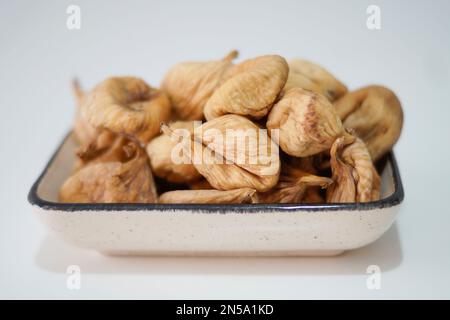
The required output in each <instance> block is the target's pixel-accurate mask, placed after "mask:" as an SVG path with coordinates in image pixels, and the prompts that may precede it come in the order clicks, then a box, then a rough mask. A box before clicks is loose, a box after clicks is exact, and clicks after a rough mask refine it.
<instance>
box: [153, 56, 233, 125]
mask: <svg viewBox="0 0 450 320" xmlns="http://www.w3.org/2000/svg"><path fill="white" fill-rule="evenodd" d="M237 56H238V52H237V51H235V50H234V51H231V52H230V53H229V54H228V55H227V56H226V57H225V58H223V59H222V60H218V61H210V62H183V63H179V64H177V65H175V66H174V67H172V69H170V71H169V72H168V73H167V74H166V76H165V78H164V80H163V82H162V84H161V88H162V89H163V90H164V91H165V92H166V93H167V94H168V96H169V98H170V101H171V102H172V104H173V108H174V111H175V113H176V115H177V116H178V117H179V118H180V119H183V120H202V119H203V108H204V107H205V104H206V102H207V101H208V99H209V98H210V97H211V95H212V94H213V93H214V90H216V89H217V87H218V86H219V85H220V83H221V81H222V80H223V78H224V77H225V75H226V73H227V72H228V71H229V69H230V68H231V67H232V66H233V63H232V60H233V59H235V58H236V57H237Z"/></svg>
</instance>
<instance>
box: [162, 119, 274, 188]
mask: <svg viewBox="0 0 450 320" xmlns="http://www.w3.org/2000/svg"><path fill="white" fill-rule="evenodd" d="M162 130H163V131H164V132H167V133H169V134H171V135H172V136H175V137H177V138H178V139H180V140H179V141H180V142H181V143H182V146H183V148H184V150H186V154H190V157H191V159H192V161H193V163H194V166H195V168H196V169H197V171H198V172H200V174H201V175H202V176H204V177H205V178H206V180H208V182H209V183H210V184H211V186H212V187H214V188H215V189H218V190H233V189H240V188H252V189H256V190H257V191H259V192H264V191H267V190H269V189H271V188H272V187H274V186H275V185H276V183H277V181H278V177H279V173H280V158H279V154H278V148H277V145H276V144H275V143H274V142H273V141H272V139H270V137H269V136H268V134H267V132H266V130H263V129H261V128H259V127H258V126H257V125H256V124H254V123H253V122H252V121H250V120H249V119H247V118H245V117H242V116H238V115H225V116H222V117H219V118H215V119H213V120H211V121H207V122H205V123H204V124H203V125H201V126H200V127H198V128H196V130H195V131H194V134H193V135H192V136H191V137H190V138H187V137H186V136H182V135H177V134H176V133H174V131H172V130H171V129H170V128H169V127H168V126H163V127H162Z"/></svg>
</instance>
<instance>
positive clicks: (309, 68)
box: [284, 59, 348, 101]
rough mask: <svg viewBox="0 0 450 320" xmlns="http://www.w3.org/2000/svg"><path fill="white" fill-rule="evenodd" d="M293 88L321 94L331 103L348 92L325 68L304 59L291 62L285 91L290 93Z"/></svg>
mask: <svg viewBox="0 0 450 320" xmlns="http://www.w3.org/2000/svg"><path fill="white" fill-rule="evenodd" d="M292 88H303V89H307V90H311V91H314V92H317V93H320V94H322V95H324V96H325V97H327V99H328V100H330V101H334V100H336V99H338V98H339V97H342V96H343V95H344V94H346V93H347V91H348V90H347V87H346V86H345V85H344V84H343V83H342V82H341V81H339V80H338V79H336V78H335V77H334V76H333V75H332V74H331V73H330V72H328V71H327V70H326V69H325V68H323V67H321V66H319V65H318V64H316V63H314V62H311V61H308V60H303V59H293V60H291V61H290V62H289V76H288V79H287V81H286V85H285V87H284V90H285V91H289V90H290V89H292Z"/></svg>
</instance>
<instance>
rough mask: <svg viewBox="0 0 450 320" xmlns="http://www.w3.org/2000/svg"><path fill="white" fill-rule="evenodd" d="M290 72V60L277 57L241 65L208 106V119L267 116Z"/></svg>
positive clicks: (245, 62) (212, 97)
mask: <svg viewBox="0 0 450 320" xmlns="http://www.w3.org/2000/svg"><path fill="white" fill-rule="evenodd" d="M288 72H289V67H288V65H287V62H286V60H285V59H284V58H282V57H280V56H277V55H267V56H261V57H257V58H255V59H250V60H246V61H244V62H241V63H239V64H238V65H236V66H235V67H233V68H232V69H231V70H230V73H229V74H228V80H227V81H225V82H224V83H223V84H222V85H221V86H220V87H219V88H218V89H217V90H216V91H215V92H214V94H213V95H212V96H211V98H210V99H209V100H208V102H207V103H206V106H205V109H204V114H205V118H206V120H211V119H214V118H217V117H220V116H222V115H225V114H229V113H232V114H238V115H243V116H249V117H252V118H254V119H260V118H262V117H264V116H265V115H267V113H268V112H269V110H270V108H271V107H272V105H273V103H274V101H275V99H276V98H277V97H278V95H279V93H280V91H281V90H282V89H283V87H284V85H285V83H286V80H287V76H288Z"/></svg>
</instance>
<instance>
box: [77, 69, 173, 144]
mask: <svg viewBox="0 0 450 320" xmlns="http://www.w3.org/2000/svg"><path fill="white" fill-rule="evenodd" d="M170 113H171V106H170V102H169V98H168V97H167V96H166V95H165V94H164V93H163V92H162V91H160V90H157V89H154V88H152V87H150V86H149V85H147V84H146V83H145V82H144V81H143V80H141V79H139V78H133V77H113V78H109V79H106V80H105V81H103V82H101V83H100V84H98V85H97V86H96V87H95V88H94V90H93V91H92V92H91V93H90V94H89V95H88V97H87V98H86V99H85V101H84V103H83V105H82V115H83V117H84V118H85V119H86V120H87V121H88V122H89V123H90V124H91V125H92V126H94V127H95V128H100V129H108V130H110V131H112V132H114V133H117V134H122V135H126V136H127V137H130V138H133V139H135V140H137V141H139V142H140V143H146V142H148V141H149V140H150V139H151V138H153V137H154V136H156V135H157V134H158V133H159V126H160V124H161V122H164V121H168V119H169V117H170Z"/></svg>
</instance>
